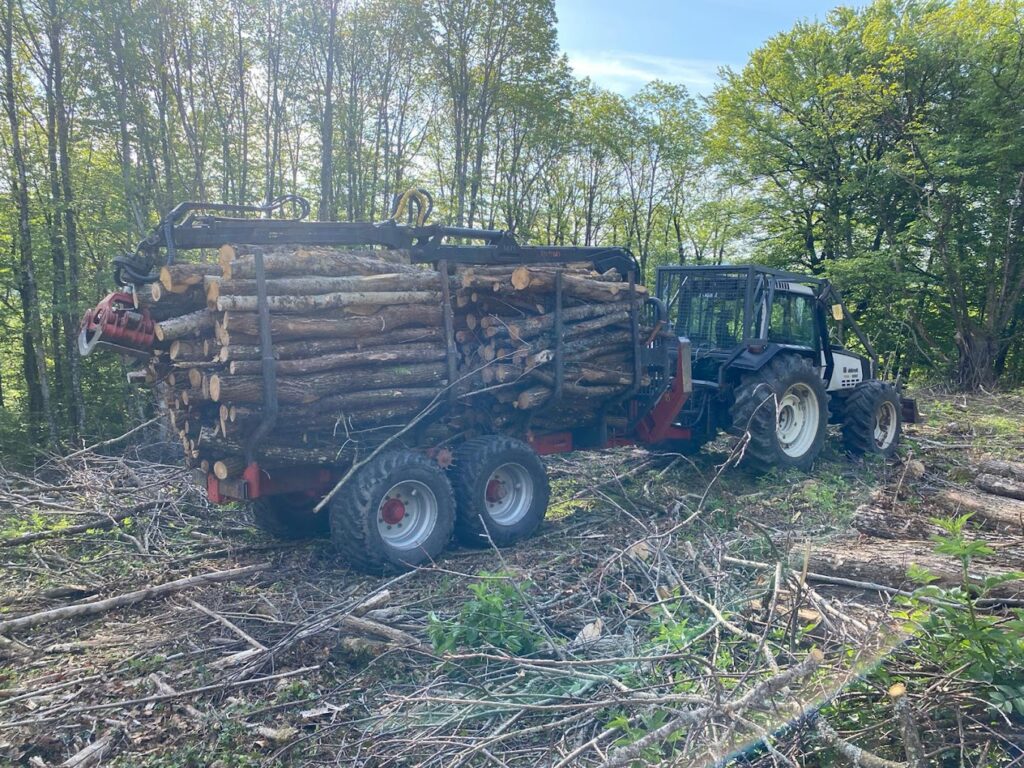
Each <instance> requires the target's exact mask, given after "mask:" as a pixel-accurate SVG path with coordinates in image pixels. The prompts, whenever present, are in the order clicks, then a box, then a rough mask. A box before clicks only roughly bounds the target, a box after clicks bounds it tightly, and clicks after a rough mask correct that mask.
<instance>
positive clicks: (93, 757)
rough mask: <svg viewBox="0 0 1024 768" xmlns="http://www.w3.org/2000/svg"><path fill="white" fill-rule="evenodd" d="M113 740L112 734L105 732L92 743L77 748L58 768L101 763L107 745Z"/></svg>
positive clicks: (78, 767) (75, 767) (83, 767)
mask: <svg viewBox="0 0 1024 768" xmlns="http://www.w3.org/2000/svg"><path fill="white" fill-rule="evenodd" d="M113 740H114V736H113V734H109V733H108V734H107V735H106V736H101V737H100V738H98V739H96V741H94V742H93V743H92V744H90V745H89V746H87V747H85V748H84V749H81V750H79V751H78V752H76V753H75V754H73V755H72V756H71V757H69V758H68V759H67V760H65V761H64V762H63V763H61V764H60V768H86V766H89V765H102V763H103V758H104V757H105V756H106V752H107V747H109V746H110V743H111V742H112V741H113Z"/></svg>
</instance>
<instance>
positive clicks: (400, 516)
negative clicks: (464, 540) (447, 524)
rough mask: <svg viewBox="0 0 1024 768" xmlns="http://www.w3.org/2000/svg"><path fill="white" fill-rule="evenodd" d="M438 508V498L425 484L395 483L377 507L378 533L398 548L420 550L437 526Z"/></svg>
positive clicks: (386, 541) (386, 542)
mask: <svg viewBox="0 0 1024 768" xmlns="http://www.w3.org/2000/svg"><path fill="white" fill-rule="evenodd" d="M437 509H438V503H437V496H435V495H434V492H433V491H432V490H430V487H429V486H427V485H426V484H425V483H421V482H420V481H419V480H403V481H402V482H400V483H395V484H394V485H393V486H391V488H390V489H389V490H388V492H387V493H385V494H384V497H383V498H382V499H381V501H380V504H379V505H378V506H377V532H378V533H379V534H380V537H381V539H382V540H383V541H384V543H385V544H387V545H388V546H391V547H394V548H395V549H419V548H420V547H422V546H423V544H424V542H426V540H427V539H428V538H430V534H431V533H432V532H433V531H434V528H436V527H437Z"/></svg>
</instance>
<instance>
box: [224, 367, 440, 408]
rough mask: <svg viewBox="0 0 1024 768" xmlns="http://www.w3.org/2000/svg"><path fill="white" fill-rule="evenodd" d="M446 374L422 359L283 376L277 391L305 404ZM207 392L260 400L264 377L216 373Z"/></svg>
mask: <svg viewBox="0 0 1024 768" xmlns="http://www.w3.org/2000/svg"><path fill="white" fill-rule="evenodd" d="M446 375H447V366H445V365H443V364H434V363H425V364H416V365H403V366H398V367H387V368H379V369H378V368H375V369H354V370H347V371H343V372H328V373H318V374H312V375H310V376H302V377H298V376H295V377H292V376H282V377H279V378H278V380H277V385H278V386H277V395H278V398H279V399H280V401H281V402H282V403H307V404H308V403H314V402H316V401H317V400H320V399H321V398H323V397H327V396H329V395H333V394H336V393H339V392H350V391H353V390H360V389H386V388H389V387H395V386H429V385H431V384H440V383H441V382H443V381H444V380H445V376H446ZM210 396H211V397H212V398H213V400H214V402H233V403H261V402H263V380H262V378H261V377H258V376H221V375H218V374H215V375H214V376H213V377H211V379H210Z"/></svg>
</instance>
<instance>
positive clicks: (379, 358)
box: [137, 246, 650, 479]
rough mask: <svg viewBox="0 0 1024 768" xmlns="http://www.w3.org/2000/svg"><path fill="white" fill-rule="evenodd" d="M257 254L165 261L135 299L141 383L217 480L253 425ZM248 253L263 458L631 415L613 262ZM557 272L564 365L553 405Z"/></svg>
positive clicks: (233, 251)
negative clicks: (272, 400)
mask: <svg viewBox="0 0 1024 768" xmlns="http://www.w3.org/2000/svg"><path fill="white" fill-rule="evenodd" d="M256 250H257V247H249V246H224V247H222V248H221V249H220V253H219V259H218V262H217V263H202V264H175V265H171V266H166V267H164V268H163V269H162V270H161V271H160V275H159V280H158V281H157V282H153V283H152V284H150V285H148V286H142V287H140V288H139V290H138V292H137V300H138V302H139V304H140V306H144V307H146V308H148V310H149V312H150V314H151V316H152V317H153V319H154V320H155V321H156V339H157V341H156V345H155V349H154V356H153V358H152V360H151V363H150V365H149V366H148V367H147V369H146V371H145V378H146V381H147V382H148V383H151V384H154V385H155V386H156V388H157V391H158V393H159V396H160V401H161V402H162V403H163V404H164V405H166V407H167V414H168V418H169V421H170V424H171V425H172V428H173V430H174V432H175V434H177V435H179V436H180V438H181V440H182V444H183V446H184V449H185V456H186V458H187V459H188V460H189V461H190V462H191V463H192V464H193V465H195V466H199V467H201V468H202V469H203V470H205V471H212V472H214V474H215V475H216V476H217V477H218V478H220V479H227V478H232V477H236V476H237V475H239V474H240V473H241V471H242V470H243V469H244V465H245V462H244V459H243V455H244V453H245V445H246V443H247V441H248V439H249V437H250V436H251V435H252V433H253V431H254V430H255V429H256V428H257V426H258V425H259V423H260V422H261V420H262V418H263V405H262V404H263V377H262V360H261V357H262V350H261V347H260V342H259V315H258V312H257V296H256V291H257V287H256V280H255V262H254V258H253V255H254V253H255V252H256ZM259 250H260V251H261V252H262V255H263V260H264V270H265V276H266V292H267V304H268V308H269V310H270V326H271V334H272V339H273V355H274V358H275V365H276V378H277V397H278V400H279V404H280V410H279V414H278V417H277V420H276V423H275V426H274V428H273V429H272V430H271V432H270V433H269V435H267V437H266V438H265V439H264V440H262V441H261V442H260V444H259V447H258V449H257V451H256V457H257V458H258V459H259V460H260V461H261V462H262V463H264V464H265V465H268V466H287V465H293V464H344V463H347V462H349V461H351V460H352V459H354V458H356V456H357V455H358V454H359V453H360V452H363V451H366V450H367V449H372V448H374V447H376V446H377V445H379V444H380V443H381V442H382V441H384V440H388V439H394V437H395V435H396V433H399V432H401V433H402V434H401V439H402V441H403V442H402V444H404V445H416V446H418V447H426V446H434V445H443V444H445V443H447V442H449V441H451V440H452V439H453V438H454V437H456V436H459V435H462V436H469V435H471V434H478V433H482V432H491V431H500V432H503V433H506V434H514V435H517V436H521V437H522V436H526V435H527V434H528V433H531V432H536V433H541V434H542V433H545V432H551V431H557V430H559V429H564V428H567V427H570V426H572V427H575V426H583V425H585V424H587V423H588V422H590V421H593V420H594V419H595V418H596V417H597V415H598V414H599V413H600V412H601V411H602V410H604V411H605V412H606V413H610V414H611V417H610V421H612V422H614V421H621V422H623V423H624V421H625V410H624V408H623V406H622V401H623V400H624V396H625V395H627V394H628V392H630V391H631V388H632V387H633V386H634V373H633V371H634V336H633V331H632V326H631V322H632V321H631V318H632V317H633V315H634V313H639V308H640V306H641V302H642V300H643V298H644V293H645V292H644V289H643V287H642V286H636V287H632V288H631V287H630V285H629V284H628V283H626V282H624V281H623V280H622V278H621V276H620V275H619V274H618V273H616V272H609V273H606V274H599V273H597V272H596V271H594V270H593V268H592V267H591V266H590V265H588V264H558V265H543V266H532V265H531V266H529V267H526V266H519V267H512V266H504V267H497V266H495V267H459V268H455V269H453V270H449V274H447V275H442V273H441V272H438V271H437V270H435V269H433V268H430V267H422V266H414V265H411V264H409V263H408V258H407V256H406V255H405V254H404V253H403V252H398V251H381V250H364V251H354V250H338V249H331V248H296V247H264V248H259ZM558 272H561V273H562V277H561V280H562V310H561V313H560V314H561V322H562V333H561V337H562V344H561V354H560V357H561V365H562V370H563V373H564V375H563V379H562V381H563V383H562V387H561V397H560V398H557V402H556V398H555V397H554V394H555V388H556V380H555V379H556V373H555V367H554V366H555V365H556V357H558V355H556V348H557V344H556V339H555V333H556V319H555V316H556V313H555V311H554V308H555V281H556V279H557V277H556V274H557V273H558ZM443 281H447V283H448V284H447V285H445V284H444V282H443ZM446 293H447V295H448V306H450V307H451V308H452V314H451V317H450V320H451V323H452V325H451V327H452V329H453V334H452V339H453V342H454V344H453V347H452V349H451V350H449V349H448V345H447V342H446V339H447V335H446V332H445V327H446V318H445V309H444V308H445V302H444V296H445V294H446ZM640 333H641V334H643V335H645V336H646V335H648V334H649V333H650V329H641V331H640ZM452 371H454V377H452V375H451V374H452ZM639 383H640V384H642V383H643V382H639ZM417 416H421V417H422V418H419V419H417V418H416V417H417ZM414 419H415V420H416V422H417V423H416V426H415V428H413V429H409V430H406V429H405V428H406V427H407V425H409V423H410V421H413V420H414Z"/></svg>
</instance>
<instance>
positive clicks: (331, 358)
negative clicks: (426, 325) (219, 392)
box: [228, 344, 445, 376]
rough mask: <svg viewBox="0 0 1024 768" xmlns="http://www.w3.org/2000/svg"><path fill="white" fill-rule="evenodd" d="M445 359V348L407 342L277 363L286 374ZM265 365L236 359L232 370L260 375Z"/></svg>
mask: <svg viewBox="0 0 1024 768" xmlns="http://www.w3.org/2000/svg"><path fill="white" fill-rule="evenodd" d="M444 359H445V350H444V349H443V348H441V347H439V346H437V345H436V344H407V345H405V346H400V347H394V348H392V349H373V350H362V351H358V352H339V353H336V354H330V355H320V356H318V357H306V358H296V359H294V360H281V361H278V363H277V372H278V374H282V375H298V374H304V373H318V372H321V371H334V370H338V369H340V368H358V367H363V366H367V365H383V364H397V363H432V362H436V361H438V360H444ZM262 366H263V362H262V361H261V360H236V361H234V362H232V363H231V364H230V366H229V369H228V370H229V372H230V373H231V375H232V376H245V375H249V376H251V375H257V374H259V373H260V372H261V370H262Z"/></svg>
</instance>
